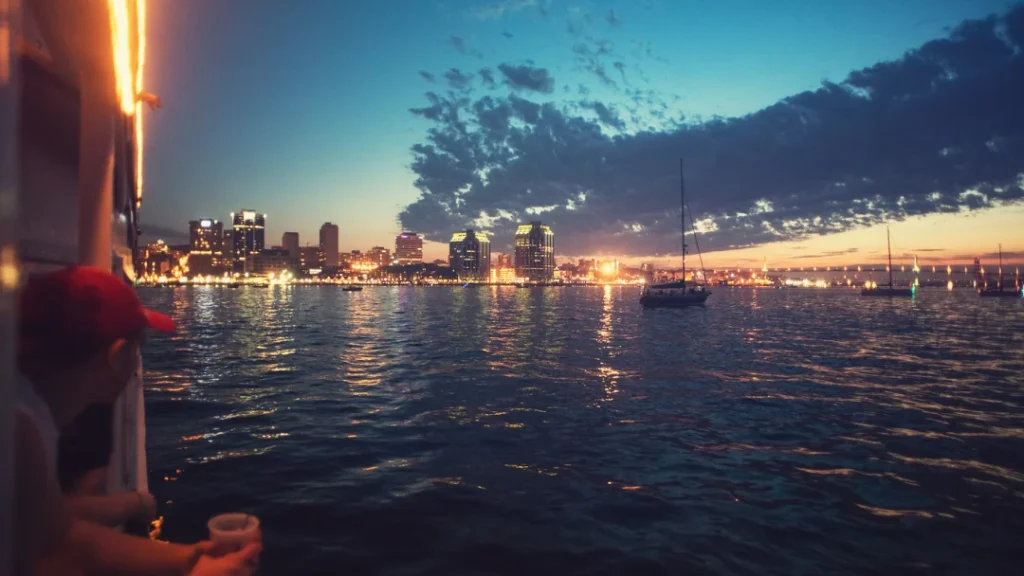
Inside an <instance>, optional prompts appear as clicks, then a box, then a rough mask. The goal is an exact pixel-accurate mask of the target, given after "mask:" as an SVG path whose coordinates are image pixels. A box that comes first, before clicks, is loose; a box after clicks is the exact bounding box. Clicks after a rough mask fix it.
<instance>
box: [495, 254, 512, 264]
mask: <svg viewBox="0 0 1024 576" xmlns="http://www.w3.org/2000/svg"><path fill="white" fill-rule="evenodd" d="M491 263H492V264H494V267H496V268H511V267H512V255H511V254H501V253H499V252H495V253H494V254H491Z"/></svg>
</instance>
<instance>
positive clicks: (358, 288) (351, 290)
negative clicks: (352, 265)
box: [342, 286, 363, 292]
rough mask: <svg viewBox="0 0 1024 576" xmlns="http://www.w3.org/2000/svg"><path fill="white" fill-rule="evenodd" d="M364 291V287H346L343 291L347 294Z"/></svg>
mask: <svg viewBox="0 0 1024 576" xmlns="http://www.w3.org/2000/svg"><path fill="white" fill-rule="evenodd" d="M362 289H363V287H362V286H344V287H343V288H342V290H343V291H345V292H360V291H362Z"/></svg>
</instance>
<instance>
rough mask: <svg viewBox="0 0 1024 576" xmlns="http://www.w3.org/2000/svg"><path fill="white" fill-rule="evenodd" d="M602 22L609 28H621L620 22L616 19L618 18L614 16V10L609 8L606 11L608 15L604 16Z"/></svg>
mask: <svg viewBox="0 0 1024 576" xmlns="http://www.w3.org/2000/svg"><path fill="white" fill-rule="evenodd" d="M604 20H605V22H607V23H608V24H609V25H610V26H622V20H620V19H619V18H618V16H616V15H615V9H614V8H609V9H608V13H607V14H605V15H604Z"/></svg>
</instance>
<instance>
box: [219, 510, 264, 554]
mask: <svg viewBox="0 0 1024 576" xmlns="http://www.w3.org/2000/svg"><path fill="white" fill-rule="evenodd" d="M206 527H207V528H209V529H210V541H211V542H213V555H214V556H221V555H224V554H230V553H232V552H236V551H238V550H241V549H242V548H245V546H246V544H249V543H250V542H259V541H261V540H262V538H263V537H262V535H261V534H260V520H259V518H257V517H255V516H253V515H252V514H245V513H242V512H235V513H231V514H220V515H218V516H214V517H213V518H210V521H209V522H207V523H206Z"/></svg>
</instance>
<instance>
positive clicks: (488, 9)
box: [471, 0, 537, 20]
mask: <svg viewBox="0 0 1024 576" xmlns="http://www.w3.org/2000/svg"><path fill="white" fill-rule="evenodd" d="M536 5H537V1H536V0H495V1H491V2H487V3H485V4H483V5H481V6H478V7H476V8H474V9H473V10H472V11H471V14H472V15H473V16H474V17H475V18H477V19H479V20H497V19H499V18H502V17H504V16H505V15H507V14H510V13H513V12H518V11H519V10H522V9H523V8H529V7H530V6H536Z"/></svg>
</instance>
